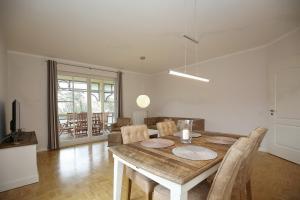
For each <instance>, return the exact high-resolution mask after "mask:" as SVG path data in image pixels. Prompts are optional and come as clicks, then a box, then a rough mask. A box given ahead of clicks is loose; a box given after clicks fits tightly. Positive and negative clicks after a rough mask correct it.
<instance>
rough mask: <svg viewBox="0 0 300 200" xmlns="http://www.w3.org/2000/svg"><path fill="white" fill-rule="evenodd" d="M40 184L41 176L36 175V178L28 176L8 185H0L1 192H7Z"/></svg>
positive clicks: (7, 183)
mask: <svg viewBox="0 0 300 200" xmlns="http://www.w3.org/2000/svg"><path fill="white" fill-rule="evenodd" d="M37 182H39V175H38V174H36V175H34V176H28V177H24V178H20V179H17V180H12V181H9V182H6V183H1V185H0V192H3V191H7V190H11V189H15V188H18V187H22V186H25V185H29V184H32V183H37Z"/></svg>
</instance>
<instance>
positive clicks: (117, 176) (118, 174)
mask: <svg viewBox="0 0 300 200" xmlns="http://www.w3.org/2000/svg"><path fill="white" fill-rule="evenodd" d="M123 165H124V164H123V163H122V162H121V161H120V160H119V159H118V158H116V157H115V158H114V191H113V200H121V191H122V178H123Z"/></svg>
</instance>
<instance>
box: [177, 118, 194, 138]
mask: <svg viewBox="0 0 300 200" xmlns="http://www.w3.org/2000/svg"><path fill="white" fill-rule="evenodd" d="M177 125H178V128H179V131H180V133H181V134H180V141H181V142H182V143H191V142H192V127H193V120H178V124H177Z"/></svg>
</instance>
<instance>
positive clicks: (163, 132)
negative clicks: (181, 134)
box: [156, 121, 177, 137]
mask: <svg viewBox="0 0 300 200" xmlns="http://www.w3.org/2000/svg"><path fill="white" fill-rule="evenodd" d="M156 127H157V130H158V132H159V135H160V137H162V136H167V135H173V134H174V133H176V131H177V127H176V124H175V122H174V121H166V122H159V123H157V124H156Z"/></svg>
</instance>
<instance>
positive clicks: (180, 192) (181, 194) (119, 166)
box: [113, 155, 220, 200]
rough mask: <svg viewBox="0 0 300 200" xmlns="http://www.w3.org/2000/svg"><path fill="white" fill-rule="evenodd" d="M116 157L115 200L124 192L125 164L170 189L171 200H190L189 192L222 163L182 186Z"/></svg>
mask: <svg viewBox="0 0 300 200" xmlns="http://www.w3.org/2000/svg"><path fill="white" fill-rule="evenodd" d="M113 157H114V186H113V188H114V191H113V200H121V191H122V178H123V168H124V167H123V166H124V164H125V165H126V166H128V167H130V168H132V169H134V170H136V171H137V172H139V173H141V174H143V175H144V176H146V177H148V178H150V179H152V180H153V181H155V182H157V183H158V184H160V185H162V186H164V187H166V188H168V189H169V190H170V192H171V200H187V199H188V191H189V190H190V189H192V188H193V187H194V186H196V185H197V184H199V183H200V182H202V181H203V180H205V179H206V178H207V177H209V176H210V175H212V174H213V173H215V172H216V171H217V170H218V167H219V166H220V163H218V164H216V165H215V166H213V167H211V168H210V169H208V170H206V171H205V172H203V173H201V174H200V175H198V176H196V177H195V178H193V179H192V180H190V181H189V182H187V183H185V184H183V185H181V184H178V183H174V182H172V181H169V180H167V179H165V178H162V177H159V176H156V175H154V174H152V173H150V172H148V171H145V170H143V169H140V168H137V167H136V166H134V165H132V164H130V163H129V162H127V161H125V160H123V159H121V158H119V157H118V156H116V155H113Z"/></svg>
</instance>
